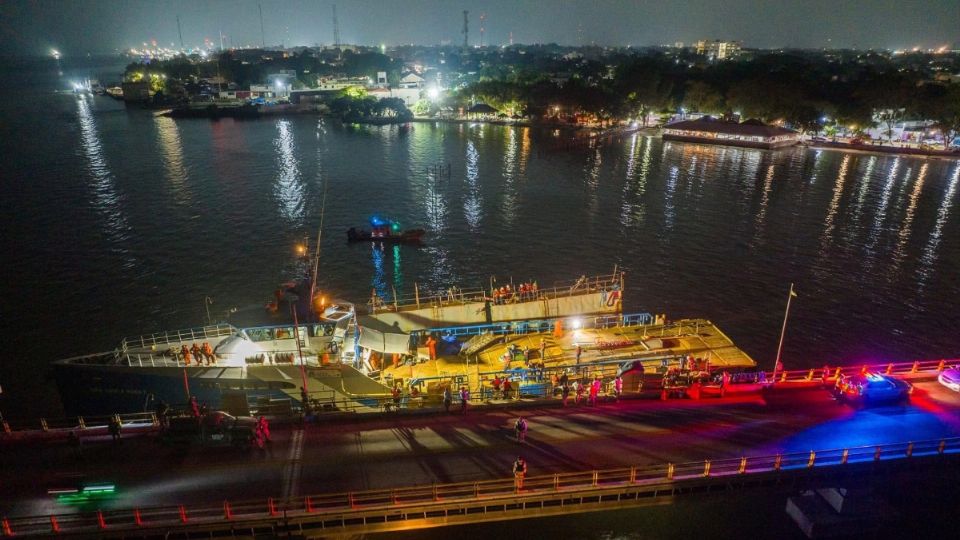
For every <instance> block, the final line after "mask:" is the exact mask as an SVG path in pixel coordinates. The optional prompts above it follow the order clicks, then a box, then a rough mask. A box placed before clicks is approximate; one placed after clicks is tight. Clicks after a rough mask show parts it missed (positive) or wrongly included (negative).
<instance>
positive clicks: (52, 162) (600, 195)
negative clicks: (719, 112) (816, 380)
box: [0, 87, 960, 415]
mask: <svg viewBox="0 0 960 540" xmlns="http://www.w3.org/2000/svg"><path fill="white" fill-rule="evenodd" d="M50 88H52V87H50ZM0 107H2V109H0V114H2V116H0V141H2V143H0V144H2V150H3V159H2V165H0V177H2V185H0V190H2V196H3V200H4V205H3V208H4V209H3V212H2V218H0V219H2V231H3V234H2V243H3V244H2V253H3V254H4V260H3V265H2V268H3V275H2V278H3V279H2V285H0V286H2V296H0V298H2V301H0V306H2V307H0V309H2V318H0V320H2V331H3V336H4V337H5V338H6V340H5V341H6V343H5V344H4V347H3V353H2V355H3V357H2V358H3V361H2V371H0V384H2V385H3V389H4V394H2V395H0V396H2V397H0V410H2V411H3V412H5V413H7V414H8V415H13V414H17V413H20V414H25V410H27V409H28V410H29V413H31V415H34V413H36V412H38V411H41V412H43V413H44V414H50V410H51V409H53V408H55V406H56V404H55V401H54V398H53V397H51V394H54V393H55V392H54V390H53V388H52V385H50V384H49V383H48V382H46V379H45V373H46V368H45V366H46V364H47V363H48V362H49V361H51V360H54V359H56V358H59V357H64V356H72V355H77V354H83V353H88V352H94V351H98V350H104V349H109V348H113V347H114V346H115V345H116V344H117V342H118V341H119V339H120V338H121V337H123V336H126V335H136V334H139V333H145V332H153V331H157V330H162V329H172V328H179V327H187V326H193V325H199V324H202V323H203V322H204V320H205V317H206V316H205V313H204V298H205V297H206V296H209V297H211V298H212V299H213V301H214V304H213V305H212V306H211V315H212V316H213V317H215V318H223V317H225V316H226V315H227V311H228V310H231V309H232V308H238V309H239V313H244V312H245V311H246V312H256V313H259V312H260V311H261V307H260V306H262V305H263V303H264V302H265V301H267V300H268V299H269V298H270V296H271V291H272V290H273V289H274V288H275V287H276V285H277V284H278V283H280V282H282V281H285V280H287V279H289V278H292V277H295V276H296V275H298V273H299V272H300V270H301V269H299V268H298V267H297V265H296V263H295V262H294V257H293V255H294V251H293V246H294V244H295V243H296V242H297V241H299V240H300V239H301V238H303V236H304V235H315V234H316V230H317V227H318V224H319V220H320V210H321V200H322V196H323V186H324V183H326V184H327V185H328V195H327V205H326V215H325V220H326V221H325V236H324V240H323V253H322V263H321V274H322V276H321V285H322V286H323V287H324V289H325V290H327V291H329V292H330V293H331V294H333V295H335V296H340V297H345V298H348V299H353V300H355V301H358V302H362V301H363V299H365V298H368V297H369V294H370V291H371V289H376V290H378V291H379V292H380V293H381V294H386V295H388V296H389V295H390V294H391V292H392V289H393V288H396V290H397V291H398V292H401V293H411V292H412V290H413V284H414V282H417V283H419V284H420V286H421V290H423V289H430V290H441V289H445V288H446V287H448V286H450V285H452V284H458V285H461V286H464V287H467V286H481V285H484V284H486V283H487V282H488V279H489V277H490V276H491V275H497V276H500V277H501V278H504V277H508V276H513V277H514V278H516V279H531V278H532V279H537V280H538V281H539V283H540V284H541V285H544V284H549V283H552V282H553V281H554V280H560V279H570V278H573V277H576V276H578V275H580V274H590V273H600V272H609V271H610V270H612V269H613V267H614V265H619V266H620V267H622V268H625V269H626V270H627V272H628V274H627V284H628V295H627V301H626V303H627V309H628V310H633V311H641V310H643V311H652V312H664V313H667V314H668V315H669V316H670V317H672V318H677V317H686V316H702V317H707V318H710V319H712V320H714V321H716V322H717V323H718V324H719V325H720V326H721V328H723V329H724V330H725V331H726V332H727V333H728V334H729V335H730V336H731V337H732V338H733V339H734V340H735V341H736V342H737V343H739V344H740V345H741V347H743V348H744V349H745V350H746V351H747V352H748V353H750V354H751V355H752V356H753V357H754V358H755V359H756V360H758V361H760V362H763V363H765V364H766V365H770V364H771V362H772V358H773V356H774V354H775V351H776V346H777V338H778V334H779V331H780V324H781V321H782V316H783V307H784V303H785V300H786V292H787V288H788V286H789V284H790V282H795V283H796V288H797V291H798V292H799V297H798V298H797V299H796V300H795V302H794V305H793V309H792V312H791V320H790V326H789V330H788V336H787V341H786V345H785V348H784V359H785V364H786V365H787V367H804V366H814V365H822V364H823V363H825V362H860V361H863V360H866V359H874V360H887V359H896V360H909V359H914V358H937V357H943V356H950V355H957V354H958V348H960V346H958V345H960V342H958V339H957V337H956V332H955V329H956V326H957V324H956V323H957V321H958V315H957V311H956V309H957V300H958V298H960V282H958V279H957V273H958V266H960V234H958V231H960V208H958V198H960V195H958V192H957V191H958V189H957V187H958V183H960V165H958V163H957V162H956V161H937V160H921V159H906V158H896V157H887V156H874V155H866V154H849V153H840V152H828V151H814V150H805V149H792V150H785V151H779V152H763V151H758V150H744V149H735V148H725V147H711V146H698V145H689V144H674V143H664V142H662V141H661V140H660V139H658V138H654V137H647V136H643V135H634V136H630V137H627V138H625V139H624V140H622V141H620V142H617V143H614V144H612V145H609V146H606V147H602V148H599V149H582V150H574V151H568V152H550V151H547V150H546V149H547V148H548V147H549V144H550V141H551V140H552V138H553V137H554V136H555V134H554V133H552V132H539V131H535V130H531V129H526V128H518V129H513V128H508V127H496V126H481V125H476V126H468V125H453V126H445V125H436V126H435V125H431V124H415V125H412V126H410V127H409V128H406V129H404V128H398V127H396V126H393V127H361V126H340V125H338V124H336V123H332V122H329V121H322V120H318V119H317V118H315V117H306V116H304V117H291V118H286V119H265V120H259V121H243V122H235V121H231V120H221V121H218V122H210V121H206V120H180V121H175V120H171V119H167V118H163V117H158V116H155V115H154V114H153V113H151V112H150V111H145V110H140V109H128V108H125V107H124V106H123V105H122V104H120V103H118V102H115V101H113V100H111V99H109V98H105V97H85V98H78V97H75V96H73V95H70V94H56V93H53V92H51V91H46V89H45V88H40V89H38V90H37V93H36V95H35V96H33V97H31V100H30V102H29V103H28V104H23V103H21V102H18V101H11V100H5V101H4V102H3V103H2V104H0ZM437 163H443V164H449V166H450V170H451V174H450V177H449V179H441V180H440V181H434V180H433V179H431V178H430V176H429V175H428V174H427V173H426V169H427V168H428V167H430V166H432V165H434V164H437ZM376 213H382V214H385V215H388V216H390V217H393V218H395V219H398V220H399V221H400V222H401V223H402V224H404V225H405V226H423V227H425V228H427V229H428V235H429V237H428V238H429V242H428V244H427V245H426V246H425V247H423V248H421V249H415V248H409V247H387V248H386V249H385V250H379V249H371V247H370V246H361V245H354V246H351V245H347V244H346V242H345V241H344V234H343V232H344V231H345V230H346V229H347V228H349V227H351V226H355V225H362V224H364V223H365V221H366V219H367V218H369V217H370V216H371V215H373V214H376ZM236 317H237V314H234V315H232V318H231V319H230V320H235V318H236Z"/></svg>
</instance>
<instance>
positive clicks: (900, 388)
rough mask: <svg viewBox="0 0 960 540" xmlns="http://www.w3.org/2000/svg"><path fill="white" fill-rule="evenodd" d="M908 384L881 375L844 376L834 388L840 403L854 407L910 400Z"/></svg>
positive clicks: (860, 374)
mask: <svg viewBox="0 0 960 540" xmlns="http://www.w3.org/2000/svg"><path fill="white" fill-rule="evenodd" d="M910 390H911V386H910V384H909V383H908V382H906V381H903V380H901V379H897V378H896V377H891V376H890V375H881V374H879V373H871V372H867V373H856V374H843V375H840V377H838V378H837V382H836V384H835V385H834V386H833V395H834V396H835V397H836V398H837V400H838V401H840V402H843V403H850V404H853V405H865V406H868V405H874V404H879V403H898V402H901V401H906V400H907V399H909V398H910Z"/></svg>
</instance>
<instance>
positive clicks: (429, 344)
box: [427, 335, 437, 360]
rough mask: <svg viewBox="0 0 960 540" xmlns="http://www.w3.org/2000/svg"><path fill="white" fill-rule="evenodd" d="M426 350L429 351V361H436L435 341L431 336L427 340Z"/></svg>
mask: <svg viewBox="0 0 960 540" xmlns="http://www.w3.org/2000/svg"><path fill="white" fill-rule="evenodd" d="M427 350H429V351H430V360H436V359H437V340H436V339H434V338H433V335H431V336H430V337H428V338H427Z"/></svg>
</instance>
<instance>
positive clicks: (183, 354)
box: [180, 343, 190, 365]
mask: <svg viewBox="0 0 960 540" xmlns="http://www.w3.org/2000/svg"><path fill="white" fill-rule="evenodd" d="M189 353H190V349H188V348H187V344H186V343H184V344H183V345H181V346H180V356H181V357H182V358H183V360H184V361H186V360H187V354H189ZM187 365H190V364H187Z"/></svg>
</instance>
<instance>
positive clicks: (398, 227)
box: [390, 223, 400, 231]
mask: <svg viewBox="0 0 960 540" xmlns="http://www.w3.org/2000/svg"><path fill="white" fill-rule="evenodd" d="M390 228H391V229H393V230H394V231H399V230H400V225H398V224H397V223H394V224H393V225H391V226H390Z"/></svg>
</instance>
